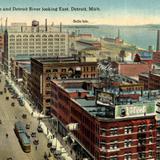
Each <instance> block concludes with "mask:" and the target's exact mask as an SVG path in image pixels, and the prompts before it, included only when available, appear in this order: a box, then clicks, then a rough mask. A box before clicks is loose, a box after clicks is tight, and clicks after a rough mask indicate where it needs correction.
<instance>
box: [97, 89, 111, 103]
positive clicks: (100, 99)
mask: <svg viewBox="0 0 160 160" xmlns="http://www.w3.org/2000/svg"><path fill="white" fill-rule="evenodd" d="M96 103H97V104H100V105H112V104H114V94H112V93H108V92H97V97H96Z"/></svg>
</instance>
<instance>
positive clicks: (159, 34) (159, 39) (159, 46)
mask: <svg viewBox="0 0 160 160" xmlns="http://www.w3.org/2000/svg"><path fill="white" fill-rule="evenodd" d="M159 50H160V30H157V51H159Z"/></svg>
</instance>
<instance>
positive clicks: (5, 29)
mask: <svg viewBox="0 0 160 160" xmlns="http://www.w3.org/2000/svg"><path fill="white" fill-rule="evenodd" d="M7 23H8V17H7V18H6V21H5V31H7Z"/></svg>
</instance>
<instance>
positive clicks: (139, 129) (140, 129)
mask: <svg viewBox="0 0 160 160" xmlns="http://www.w3.org/2000/svg"><path fill="white" fill-rule="evenodd" d="M145 131H146V126H145V125H142V126H140V127H138V132H140V133H141V132H145Z"/></svg>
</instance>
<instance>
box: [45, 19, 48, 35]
mask: <svg viewBox="0 0 160 160" xmlns="http://www.w3.org/2000/svg"><path fill="white" fill-rule="evenodd" d="M47 30H48V29H47V19H45V31H46V32H47Z"/></svg>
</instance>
